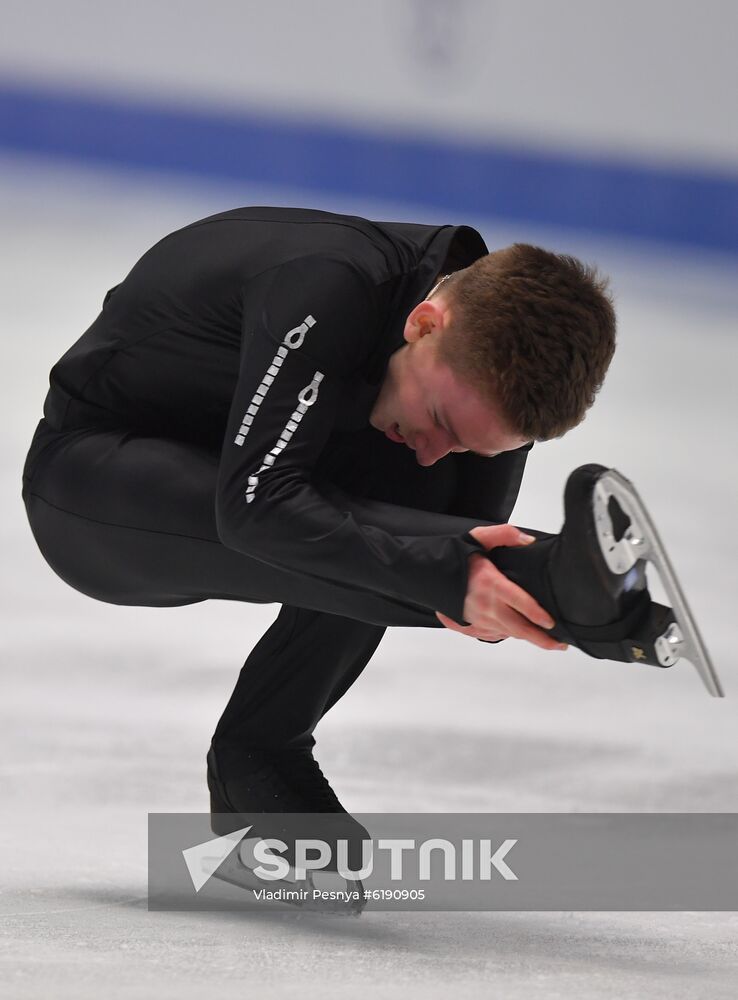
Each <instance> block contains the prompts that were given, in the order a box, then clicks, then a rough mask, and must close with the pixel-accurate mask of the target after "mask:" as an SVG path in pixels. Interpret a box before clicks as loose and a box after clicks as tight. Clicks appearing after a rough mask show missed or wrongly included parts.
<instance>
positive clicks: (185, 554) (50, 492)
mask: <svg viewBox="0 0 738 1000" xmlns="http://www.w3.org/2000/svg"><path fill="white" fill-rule="evenodd" d="M41 432H42V434H43V437H44V438H45V440H44V445H45V450H44V451H43V453H42V454H41V455H40V456H38V457H37V458H36V460H35V461H34V462H33V464H32V467H29V466H27V470H26V471H27V474H26V475H24V481H23V499H24V502H25V504H26V510H27V513H28V518H29V522H30V525H31V529H32V531H33V534H34V537H35V539H36V541H37V543H38V546H39V548H40V550H41V552H42V554H43V556H44V558H45V559H46V561H47V562H48V563H49V565H50V566H51V567H52V569H54V571H55V572H56V573H57V575H58V576H60V577H61V578H62V579H63V580H64V581H65V582H67V583H68V584H69V585H70V586H72V587H74V588H75V589H76V590H79V591H80V592H81V593H84V594H87V595H88V596H90V597H93V598H95V599H97V600H101V601H105V602H108V603H111V604H120V605H134V606H154V607H160V606H175V605H184V604H192V603H195V602H197V601H202V600H207V599H208V598H216V599H221V600H236V601H246V602H251V603H280V604H288V605H292V606H299V607H303V608H312V609H314V610H317V611H327V612H329V613H331V614H335V615H339V616H343V617H348V618H354V619H356V620H359V621H364V622H368V623H370V624H373V625H404V626H412V627H429V628H437V627H440V623H439V622H438V620H437V619H436V617H435V614H434V611H433V609H429V608H424V607H421V606H420V605H416V604H414V603H413V602H411V601H404V600H401V599H399V598H396V597H386V596H384V595H382V594H379V593H374V592H371V591H361V590H359V589H357V588H346V587H343V586H341V585H340V584H337V583H333V582H331V581H329V580H321V579H319V578H317V577H315V576H310V577H304V576H302V575H301V574H299V573H294V572H292V571H287V570H283V569H280V568H277V567H273V566H269V565H268V564H266V563H263V562H260V561H259V560H255V559H251V558H249V557H248V556H245V555H244V554H243V553H240V552H236V551H235V550H233V549H229V548H227V547H226V546H225V545H223V544H222V542H221V541H220V538H219V536H218V532H217V528H216V521H215V513H214V497H215V488H216V481H217V474H218V456H217V455H216V454H214V453H212V452H210V451H208V450H206V449H204V448H201V447H198V446H196V445H193V444H190V443H187V442H183V441H174V440H170V439H165V438H158V437H153V436H145V435H141V434H133V433H131V432H129V431H125V430H115V429H96V428H86V429H77V430H72V431H66V432H58V431H54V432H52V431H50V430H49V429H48V427H47V426H46V425H45V422H43V421H42V424H41ZM38 434H39V432H38V431H37V435H38ZM34 440H36V439H34ZM408 454H410V452H408ZM419 517H420V515H419ZM450 521H452V524H453V526H454V529H455V530H456V531H459V532H461V533H463V531H464V530H466V528H467V526H468V527H473V526H474V524H475V523H476V522H473V521H471V520H463V519H459V520H458V521H457V520H456V519H450ZM419 530H421V531H422V523H421V522H420V520H419ZM450 530H451V529H450Z"/></svg>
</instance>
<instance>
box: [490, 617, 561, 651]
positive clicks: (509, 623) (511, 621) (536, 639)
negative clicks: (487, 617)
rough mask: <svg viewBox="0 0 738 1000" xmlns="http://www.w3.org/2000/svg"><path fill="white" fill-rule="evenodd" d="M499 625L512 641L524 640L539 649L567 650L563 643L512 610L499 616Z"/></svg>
mask: <svg viewBox="0 0 738 1000" xmlns="http://www.w3.org/2000/svg"><path fill="white" fill-rule="evenodd" d="M500 623H501V625H503V626H504V628H505V629H506V631H507V632H508V634H509V635H510V636H511V637H512V638H513V639H524V640H525V641H526V642H531V643H533V645H534V646H538V647H539V648H540V649H550V650H553V649H558V650H565V649H567V648H568V647H567V646H566V645H565V644H564V643H561V642H558V641H557V640H556V639H553V638H552V637H551V636H550V635H547V634H546V632H544V631H543V629H540V628H537V627H536V626H535V625H532V624H531V623H530V622H529V621H528V619H527V618H524V617H523V615H521V614H518V612H517V611H515V610H514V609H513V608H509V609H508V610H507V612H506V613H505V614H504V615H500Z"/></svg>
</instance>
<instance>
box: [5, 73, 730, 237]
mask: <svg viewBox="0 0 738 1000" xmlns="http://www.w3.org/2000/svg"><path fill="white" fill-rule="evenodd" d="M0 148H4V149H6V150H13V151H21V152H24V153H32V154H36V155H41V156H44V157H50V158H59V159H62V160H66V161H69V160H74V161H83V162H86V163H98V164H103V165H110V166H116V167H125V168H133V169H154V170H162V171H172V172H177V173H182V174H185V175H192V176H199V177H204V178H208V179H213V180H218V179H220V180H224V181H244V182H249V183H253V184H268V185H273V186H284V187H286V188H300V189H302V190H304V191H315V192H321V193H330V194H333V195H336V194H338V195H347V196H351V197H358V198H376V199H385V200H393V201H402V202H408V203H412V204H415V205H417V206H419V207H420V206H425V207H428V208H431V207H432V208H435V209H441V210H443V211H446V212H448V213H449V216H450V217H451V216H452V215H453V213H461V214H464V215H471V216H476V217H481V216H485V217H496V218H499V219H500V220H504V221H507V222H526V223H533V224H538V225H546V226H564V227H569V228H575V229H582V230H587V231H589V232H592V233H600V234H603V235H608V236H616V237H626V238H639V239H646V240H655V241H659V242H664V243H671V244H682V245H686V246H692V247H701V248H705V249H709V250H716V251H723V252H730V253H735V252H738V176H734V175H732V174H730V173H729V172H725V173H719V172H717V171H714V172H713V171H699V170H695V169H685V168H670V167H668V166H662V165H659V166H654V165H645V164H642V163H637V162H629V161H626V160H623V161H619V162H612V161H610V160H608V159H606V158H603V157H601V156H597V157H594V156H591V157H587V156H585V155H583V154H580V153H576V154H572V153H566V152H561V153H552V152H550V151H541V150H536V149H532V148H522V147H519V146H514V145H505V144H502V143H496V142H479V141H472V140H468V139H460V138H444V139H439V138H436V137H433V138H430V137H423V136H419V135H413V136H411V137H401V136H399V135H398V134H396V132H393V133H391V134H389V133H387V132H382V131H381V130H379V129H376V130H371V129H368V128H365V127H362V128H359V127H357V126H352V125H348V124H347V125H344V124H339V123H332V124H325V123H323V122H317V121H312V122H311V121H305V120H300V121H297V120H291V119H289V118H285V117H281V116H276V115H274V114H270V115H267V114H258V113H243V114H233V113H217V112H214V111H197V110H190V109H186V108H177V107H170V106H161V105H159V106H157V105H152V104H148V103H141V102H138V101H134V100H132V99H130V98H123V97H122V98H120V99H115V98H112V97H108V96H106V97H99V98H96V97H91V96H89V94H82V93H71V92H52V91H51V90H50V89H48V90H47V89H44V88H42V87H31V86H28V85H25V84H24V85H18V84H15V83H12V82H4V83H3V82H0Z"/></svg>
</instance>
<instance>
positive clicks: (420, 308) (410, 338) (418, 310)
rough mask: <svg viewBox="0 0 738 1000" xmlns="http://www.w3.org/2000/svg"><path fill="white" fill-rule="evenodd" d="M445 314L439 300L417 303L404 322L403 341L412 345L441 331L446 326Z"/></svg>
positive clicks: (444, 309) (445, 310) (425, 300)
mask: <svg viewBox="0 0 738 1000" xmlns="http://www.w3.org/2000/svg"><path fill="white" fill-rule="evenodd" d="M446 313H447V309H446V308H445V307H444V305H443V302H442V300H441V299H436V300H433V301H430V300H429V299H423V301H422V302H418V304H417V305H416V306H415V308H414V309H413V311H412V312H411V313H410V314H409V316H408V317H407V319H406V320H405V331H404V336H405V340H406V341H407V342H408V343H410V344H412V343H415V342H416V341H418V340H420V339H421V337H424V336H425V335H426V334H428V333H433V332H434V331H438V330H442V329H443V328H444V326H445V325H446V324H447V319H446Z"/></svg>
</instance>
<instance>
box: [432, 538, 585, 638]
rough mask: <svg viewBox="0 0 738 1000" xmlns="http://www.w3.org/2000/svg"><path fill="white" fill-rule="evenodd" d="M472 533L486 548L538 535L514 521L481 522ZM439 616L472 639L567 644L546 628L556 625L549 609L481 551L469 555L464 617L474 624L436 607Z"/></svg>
mask: <svg viewBox="0 0 738 1000" xmlns="http://www.w3.org/2000/svg"><path fill="white" fill-rule="evenodd" d="M469 534H471V535H472V536H473V537H474V538H476V539H477V541H479V542H481V543H482V544H483V545H484V547H485V548H487V549H494V548H497V546H500V545H504V546H512V545H528V544H530V542H534V541H535V538H532V537H531V536H530V535H525V534H523V532H521V531H520V530H519V529H518V528H516V527H515V526H514V525H512V524H494V525H480V527H478V528H474V529H473V530H472V531H470V532H469ZM436 617H437V618H438V620H439V621H440V622H441V624H442V625H445V626H446V628H449V629H452V630H453V631H454V632H461V634H462V635H468V636H470V637H471V638H473V639H503V638H507V637H508V636H511V637H512V638H514V639H525V640H526V641H527V642H532V643H533V645H534V646H540V648H541V649H566V648H567V646H566V645H564V644H563V643H560V642H557V641H556V639H552V638H551V636H550V635H547V634H546V632H545V631H544V629H547V628H553V626H554V624H555V623H554V620H553V618H551V616H550V615H549V613H548V612H547V611H546V610H545V609H544V608H542V607H541V605H540V604H539V603H538V602H537V601H536V600H535V598H533V597H531V595H530V594H528V593H527V592H526V591H525V590H523V589H522V588H521V587H518V585H517V584H515V583H513V582H512V580H509V579H508V578H507V577H506V576H505V575H504V574H503V573H501V572H500V570H498V569H497V567H496V566H494V565H493V564H492V563H491V562H490V561H489V559H486V558H485V557H484V556H483V555H481V553H475V554H473V555H471V556H470V557H469V580H468V584H467V591H466V600H465V601H464V620H465V621H467V622H470V623H471V624H469V625H466V626H464V625H459V624H458V623H457V622H455V621H454V620H453V619H452V618H447V617H446V615H444V614H441V612H440V611H436ZM539 626H540V627H539Z"/></svg>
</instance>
